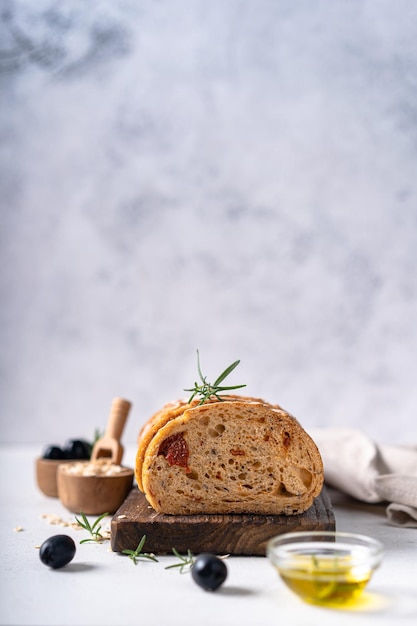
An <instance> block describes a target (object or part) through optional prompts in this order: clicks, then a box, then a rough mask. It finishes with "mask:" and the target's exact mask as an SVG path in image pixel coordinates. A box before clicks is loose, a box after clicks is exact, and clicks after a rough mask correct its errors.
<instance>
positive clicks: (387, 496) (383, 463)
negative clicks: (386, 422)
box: [309, 428, 417, 528]
mask: <svg viewBox="0 0 417 626" xmlns="http://www.w3.org/2000/svg"><path fill="white" fill-rule="evenodd" d="M309 434H310V435H311V437H312V438H313V439H314V441H315V442H316V444H317V447H318V448H319V450H320V454H321V456H322V459H323V465H324V478H325V481H326V483H327V484H329V485H331V486H332V487H336V488H337V489H340V490H341V491H343V492H345V493H347V494H348V495H350V496H353V497H354V498H357V499H358V500H362V501H364V502H388V503H389V504H388V506H387V509H386V511H387V517H388V520H389V522H390V523H391V524H395V525H397V526H405V527H415V528H417V446H394V445H384V444H382V445H378V444H376V443H375V442H374V441H372V440H371V439H370V438H369V437H367V436H366V435H365V434H364V433H362V432H360V431H358V430H352V429H338V428H326V429H320V428H317V429H310V430H309Z"/></svg>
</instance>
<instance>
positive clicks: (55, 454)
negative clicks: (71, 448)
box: [43, 446, 65, 460]
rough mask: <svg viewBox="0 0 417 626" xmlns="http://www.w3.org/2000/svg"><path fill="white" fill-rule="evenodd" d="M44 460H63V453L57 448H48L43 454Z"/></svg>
mask: <svg viewBox="0 0 417 626" xmlns="http://www.w3.org/2000/svg"><path fill="white" fill-rule="evenodd" d="M43 458H44V459H54V460H58V459H65V452H64V451H63V450H62V448H60V447H59V446H48V447H47V448H45V451H44V453H43Z"/></svg>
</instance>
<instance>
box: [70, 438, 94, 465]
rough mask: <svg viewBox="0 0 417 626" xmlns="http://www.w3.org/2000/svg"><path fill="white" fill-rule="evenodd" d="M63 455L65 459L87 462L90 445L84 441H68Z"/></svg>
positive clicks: (89, 454)
mask: <svg viewBox="0 0 417 626" xmlns="http://www.w3.org/2000/svg"><path fill="white" fill-rule="evenodd" d="M64 454H65V458H67V459H77V460H87V459H89V458H90V456H91V444H90V443H88V442H87V441H84V439H68V441H67V442H66V444H65V446H64Z"/></svg>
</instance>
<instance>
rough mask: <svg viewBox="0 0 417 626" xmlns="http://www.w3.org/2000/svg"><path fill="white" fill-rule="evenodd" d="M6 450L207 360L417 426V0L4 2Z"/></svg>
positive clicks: (278, 392) (241, 375) (331, 416)
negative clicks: (233, 363)
mask: <svg viewBox="0 0 417 626" xmlns="http://www.w3.org/2000/svg"><path fill="white" fill-rule="evenodd" d="M0 6H1V31H0V33H1V45H0V72H1V74H0V76H1V91H0V99H1V100H0V102H1V142H0V155H1V164H0V165H1V169H0V176H1V260H0V262H1V266H0V278H1V310H0V332H1V353H0V354H1V362H0V368H1V369H0V402H1V420H2V431H1V439H2V441H6V442H16V441H22V440H23V441H27V442H36V443H39V444H42V443H44V442H49V441H52V442H54V441H56V442H63V441H64V440H65V439H66V438H67V437H69V436H89V435H92V433H93V431H94V428H95V427H96V426H99V427H104V425H105V422H106V419H107V413H108V409H109V407H110V403H111V400H112V398H113V397H114V396H117V395H121V396H124V397H127V398H129V399H130V400H131V401H132V402H133V404H134V408H133V410H132V413H131V417H130V418H129V422H128V425H127V430H126V433H125V440H126V441H127V442H133V441H134V440H135V438H136V434H137V431H138V429H139V427H140V425H141V424H142V423H143V421H144V420H145V419H146V418H147V417H148V416H149V415H150V414H151V413H152V412H153V411H154V410H156V409H158V408H159V407H160V406H161V405H162V404H163V403H165V402H166V401H168V400H171V399H174V398H177V397H180V396H182V395H183V391H182V389H183V387H186V386H189V385H190V384H192V383H193V381H194V379H195V376H196V348H199V349H200V353H201V360H202V367H203V370H204V371H205V373H207V375H208V377H209V378H212V377H215V376H216V375H217V374H218V373H219V372H220V370H221V369H223V368H224V367H225V366H226V365H227V364H228V363H230V362H231V361H233V360H234V359H237V358H240V359H241V364H240V366H239V368H238V369H237V370H236V372H235V374H234V375H233V376H232V377H231V382H234V383H241V382H244V383H247V385H248V387H247V393H248V394H251V395H256V396H263V397H265V399H267V400H270V401H273V402H278V403H280V404H281V405H283V406H284V407H286V408H287V409H288V410H289V411H290V412H292V413H293V414H294V415H296V416H297V417H298V418H299V419H300V420H301V421H302V423H303V424H304V425H305V427H306V428H308V427H313V426H314V427H316V426H330V425H334V426H353V427H360V428H363V429H364V430H365V431H366V432H367V433H369V434H370V435H371V436H373V437H375V438H378V439H380V440H385V441H410V440H413V441H414V443H415V441H416V431H417V428H416V426H415V423H416V415H415V414H416V405H417V384H416V374H417V324H416V320H417V315H416V313H417V289H416V288H417V277H416V269H417V259H416V254H417V252H416V250H417V182H416V181H417V160H416V157H417V91H416V90H417V44H416V42H417V3H416V2H414V1H413V0H410V1H405V0H396V2H392V1H389V0H381V1H372V0H361V1H359V0H356V1H355V0H345V1H343V0H328V1H326V0H321V1H317V2H312V1H310V0H305V1H301V2H294V1H292V0H291V1H290V0H287V1H285V2H284V1H278V0H269V1H268V0H257V1H256V2H249V1H247V2H245V1H238V0H230V1H221V0H211V1H210V2H208V1H207V0H203V1H200V0H196V1H194V2H192V1H180V0H170V1H165V2H163V1H159V2H156V1H154V2H153V1H145V0H137V1H134V0H131V1H129V0H125V1H119V2H115V1H114V0H113V1H111V0H108V1H103V2H91V3H88V2H84V1H75V0H74V1H72V2H70V1H60V2H57V1H55V2H53V1H52V0H37V1H36V2H24V1H23V0H22V1H20V2H14V1H1V2H0Z"/></svg>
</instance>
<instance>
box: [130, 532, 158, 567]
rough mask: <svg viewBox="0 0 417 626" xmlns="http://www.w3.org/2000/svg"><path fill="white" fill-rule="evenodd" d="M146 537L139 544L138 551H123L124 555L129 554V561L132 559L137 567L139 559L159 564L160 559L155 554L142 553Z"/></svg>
mask: <svg viewBox="0 0 417 626" xmlns="http://www.w3.org/2000/svg"><path fill="white" fill-rule="evenodd" d="M145 541H146V535H143V537H142V539H141V540H140V541H139V543H138V547H137V548H136V550H129V549H126V550H122V554H127V555H128V557H129V559H132V561H133V563H134V564H135V565H136V564H137V562H138V560H139V559H149V560H150V561H155V562H156V563H157V562H158V559H157V558H156V556H155V555H154V554H150V553H149V552H142V548H143V546H144V545H145Z"/></svg>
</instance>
